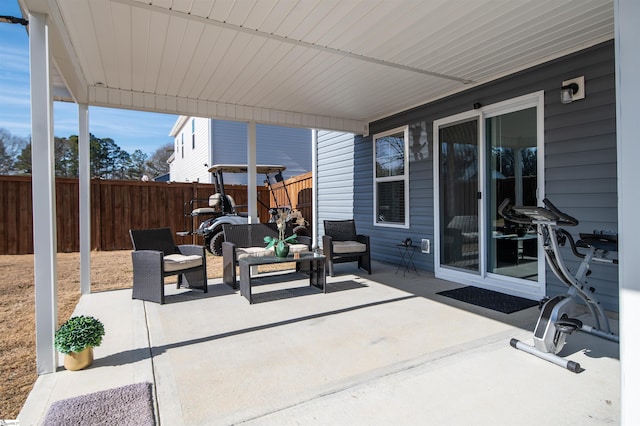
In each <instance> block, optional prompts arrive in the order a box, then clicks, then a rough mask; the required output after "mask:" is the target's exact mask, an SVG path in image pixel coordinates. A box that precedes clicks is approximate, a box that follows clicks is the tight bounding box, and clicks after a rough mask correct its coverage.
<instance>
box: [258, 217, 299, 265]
mask: <svg viewBox="0 0 640 426" xmlns="http://www.w3.org/2000/svg"><path fill="white" fill-rule="evenodd" d="M288 216H289V213H288V212H287V210H285V209H278V210H277V213H276V215H275V223H276V226H277V227H278V237H277V238H276V237H272V236H266V237H264V242H265V243H267V249H270V248H271V247H273V252H274V254H275V255H276V257H287V256H288V255H289V244H290V243H296V242H297V241H296V237H297V235H296V234H292V235H289V236H288V237H286V238H285V236H284V231H285V228H286V227H287V217H288Z"/></svg>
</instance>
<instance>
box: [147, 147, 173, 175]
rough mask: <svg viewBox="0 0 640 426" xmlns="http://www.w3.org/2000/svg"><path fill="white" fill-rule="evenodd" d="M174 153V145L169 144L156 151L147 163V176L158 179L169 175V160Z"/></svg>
mask: <svg viewBox="0 0 640 426" xmlns="http://www.w3.org/2000/svg"><path fill="white" fill-rule="evenodd" d="M172 153H173V143H172V142H169V143H167V144H166V145H164V146H161V147H160V148H158V149H156V151H155V152H154V153H153V154H152V155H151V158H149V161H147V174H148V175H149V176H151V177H158V176H162V175H165V174H167V173H169V163H167V160H168V159H169V157H171V154H172Z"/></svg>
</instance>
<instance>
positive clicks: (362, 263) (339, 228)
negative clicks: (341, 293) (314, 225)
mask: <svg viewBox="0 0 640 426" xmlns="http://www.w3.org/2000/svg"><path fill="white" fill-rule="evenodd" d="M322 251H323V252H324V254H325V256H327V266H328V267H329V275H331V276H332V277H333V276H334V267H333V265H334V263H343V262H356V261H357V262H358V268H362V269H364V270H366V271H367V272H369V275H371V250H370V247H369V236H368V235H359V234H358V233H357V232H356V224H355V222H354V221H353V220H325V221H324V235H323V236H322Z"/></svg>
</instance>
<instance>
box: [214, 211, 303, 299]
mask: <svg viewBox="0 0 640 426" xmlns="http://www.w3.org/2000/svg"><path fill="white" fill-rule="evenodd" d="M222 229H223V230H224V242H223V243H222V268H223V270H222V280H223V282H224V283H225V284H228V285H230V286H231V287H233V288H234V289H237V288H238V282H237V275H236V266H238V260H239V259H241V258H243V257H247V256H273V248H270V249H266V245H267V243H265V242H264V237H266V236H270V237H277V236H278V230H277V228H276V225H275V224H274V223H252V224H241V225H231V224H226V225H223V226H222ZM286 235H291V231H289V232H287V233H286ZM296 240H297V243H296V244H291V245H290V249H289V253H296V252H303V251H310V250H311V238H309V237H305V236H297V237H296ZM299 265H300V264H296V266H297V267H299ZM303 267H304V266H303Z"/></svg>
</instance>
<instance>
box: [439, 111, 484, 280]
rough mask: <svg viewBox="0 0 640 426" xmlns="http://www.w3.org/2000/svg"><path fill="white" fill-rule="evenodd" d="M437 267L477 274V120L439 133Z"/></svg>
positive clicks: (478, 264) (444, 129)
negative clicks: (438, 252)
mask: <svg viewBox="0 0 640 426" xmlns="http://www.w3.org/2000/svg"><path fill="white" fill-rule="evenodd" d="M438 139H439V143H438V145H439V146H438V148H439V173H440V178H439V181H440V188H439V193H440V264H441V265H442V266H447V267H450V268H455V269H463V270H466V271H468V272H476V273H477V272H479V270H480V262H479V259H480V257H479V256H480V255H479V253H480V251H479V244H478V242H479V236H478V229H479V228H478V191H479V186H478V161H479V158H478V120H477V119H475V118H474V119H473V120H470V121H465V122H462V123H456V124H452V125H449V126H443V127H440V129H439V137H438Z"/></svg>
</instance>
